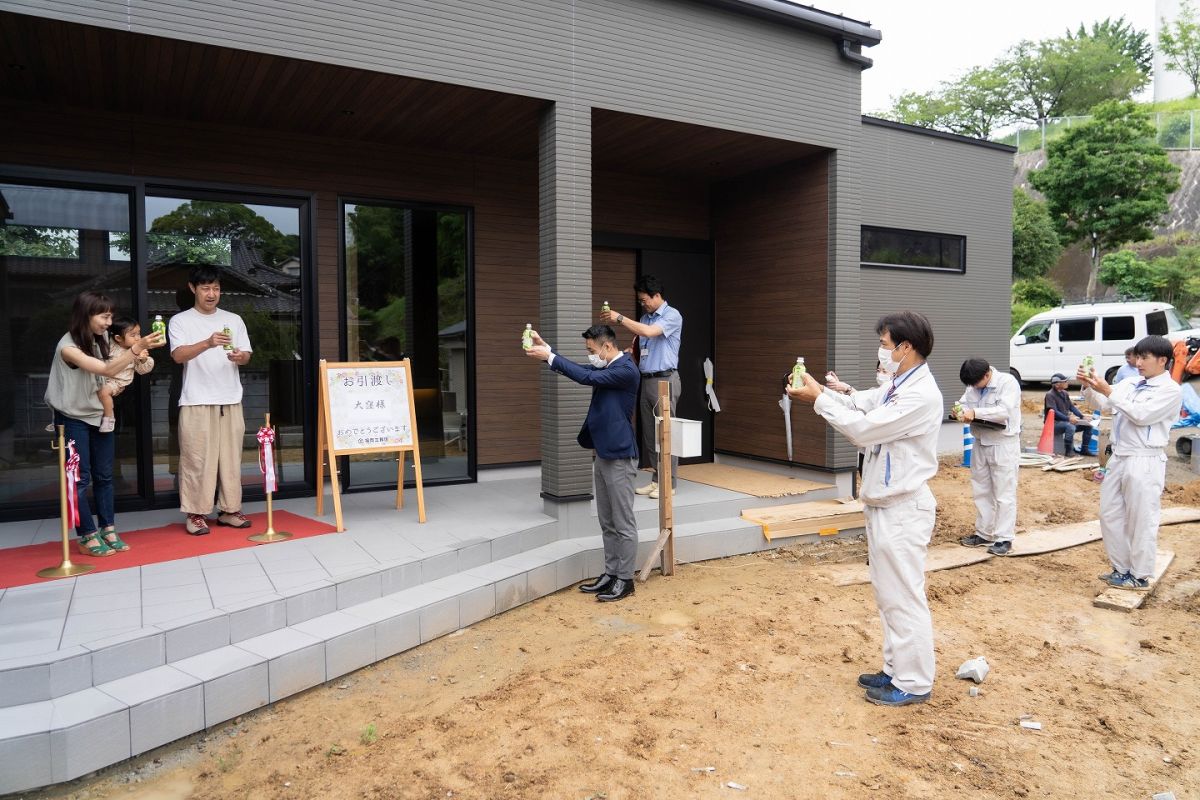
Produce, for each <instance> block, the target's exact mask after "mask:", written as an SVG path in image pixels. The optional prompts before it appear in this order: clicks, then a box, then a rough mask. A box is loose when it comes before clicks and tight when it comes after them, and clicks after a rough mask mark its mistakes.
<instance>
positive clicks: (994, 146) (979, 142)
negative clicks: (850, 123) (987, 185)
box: [862, 114, 1017, 153]
mask: <svg viewBox="0 0 1200 800" xmlns="http://www.w3.org/2000/svg"><path fill="white" fill-rule="evenodd" d="M862 122H863V124H864V125H875V126H876V127H879V128H892V129H894V130H898V131H906V132H908V133H915V134H917V135H918V136H931V137H933V138H934V139H948V140H949V141H952V142H960V143H961V144H970V145H974V146H975V147H986V148H988V149H989V150H1000V151H1002V152H1005V153H1016V152H1017V148H1015V147H1013V146H1012V145H1011V144H1001V143H1000V142H990V141H988V140H987V139H976V138H975V137H973V136H963V135H962V134H958V133H947V132H946V131H939V130H934V129H933V128H923V127H921V126H920V125H908V124H906V123H904V122H893V121H892V120H890V119H882V118H880V117H869V116H867V115H866V114H863V115H862Z"/></svg>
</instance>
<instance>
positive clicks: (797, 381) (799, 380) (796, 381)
mask: <svg viewBox="0 0 1200 800" xmlns="http://www.w3.org/2000/svg"><path fill="white" fill-rule="evenodd" d="M807 372H808V369H807V368H806V367H805V366H804V356H800V357H798V358H797V359H796V366H794V367H792V381H791V386H792V388H793V389H803V388H804V375H805V373H807Z"/></svg>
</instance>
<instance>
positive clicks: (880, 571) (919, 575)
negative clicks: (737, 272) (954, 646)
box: [788, 311, 942, 706]
mask: <svg viewBox="0 0 1200 800" xmlns="http://www.w3.org/2000/svg"><path fill="white" fill-rule="evenodd" d="M875 330H876V333H878V334H879V345H880V347H879V360H880V362H881V364H882V365H883V368H884V370H885V371H886V372H887V373H888V374H889V375H891V376H893V377H892V380H891V381H890V382H888V383H887V384H885V385H884V386H882V387H880V388H878V389H871V390H865V391H860V392H855V393H854V395H853V396H850V397H848V396H846V395H843V394H839V393H837V392H835V391H833V390H831V389H827V388H823V387H822V386H821V385H820V384H819V383H817V381H816V380H815V379H813V378H812V377H811V376H807V377H806V378H805V382H804V386H803V387H801V388H798V389H793V388H789V389H788V395H790V396H791V397H792V398H794V399H797V400H803V401H806V402H810V403H813V408H814V409H815V410H816V412H817V413H818V414H820V415H821V417H823V418H824V419H825V421H826V422H828V423H829V424H830V425H831V426H833V428H834V429H835V430H837V431H839V432H840V433H842V434H843V435H844V436H845V437H846V438H847V439H849V440H850V443H851V444H853V445H854V446H855V447H860V448H864V449H865V450H866V459H865V461H864V463H863V479H862V491H861V493H860V497H861V499H862V502H863V506H864V515H865V516H866V520H867V552H868V556H869V559H870V563H869V565H868V569H869V572H870V576H871V586H872V587H873V588H874V590H875V602H876V604H877V605H878V606H879V617H880V619H881V620H882V622H883V669H882V670H880V671H879V672H871V673H866V674H863V675H860V676H858V685H859V686H862V687H863V688H864V689H866V698H867V700H869V701H870V702H872V703H876V704H878V705H887V706H903V705H909V704H910V703H924V702H925V701H926V700H928V699H929V695H930V692H931V691H932V690H933V673H934V656H933V621H932V619H931V618H930V615H929V603H928V602H927V600H926V598H925V551H926V549H927V548H928V547H929V540H930V538H932V536H933V522H934V515H935V513H936V511H937V501H935V500H934V497H933V493H932V492H930V491H929V486H928V482H929V480H930V479H931V478H933V476H934V475H935V474H936V473H937V468H938V462H937V443H938V431H939V430H940V429H941V425H942V392H941V390H940V389H938V385H937V381H935V380H934V378H933V373H932V372H930V371H929V367H928V365H926V363H925V359H926V358H927V357H928V356H929V353H930V352H931V351H932V350H933V330H932V329H931V327H930V325H929V320H928V319H926V318H925V317H924V316H922V315H921V314H917V313H915V312H912V311H902V312H899V313H896V314H889V315H887V316H885V317H884V318H883V319H881V320H879V322H878V323H877V324H876V326H875Z"/></svg>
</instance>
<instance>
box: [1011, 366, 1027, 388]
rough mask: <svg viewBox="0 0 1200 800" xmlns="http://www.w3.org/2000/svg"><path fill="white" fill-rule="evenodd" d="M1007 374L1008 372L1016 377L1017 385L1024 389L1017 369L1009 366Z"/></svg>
mask: <svg viewBox="0 0 1200 800" xmlns="http://www.w3.org/2000/svg"><path fill="white" fill-rule="evenodd" d="M1008 374H1009V375H1012V376H1013V377H1014V378H1016V379H1017V386H1019V387H1021V388H1022V389H1024V388H1025V384H1023V383H1021V373H1019V372H1017V371H1016V370H1015V369H1013V368H1012V367H1009V368H1008Z"/></svg>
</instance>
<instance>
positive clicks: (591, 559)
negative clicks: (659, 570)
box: [583, 547, 641, 578]
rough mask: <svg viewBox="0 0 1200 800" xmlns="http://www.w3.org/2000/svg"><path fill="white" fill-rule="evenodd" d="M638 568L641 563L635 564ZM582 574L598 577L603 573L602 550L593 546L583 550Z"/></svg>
mask: <svg viewBox="0 0 1200 800" xmlns="http://www.w3.org/2000/svg"><path fill="white" fill-rule="evenodd" d="M637 566H638V567H639V568H640V567H641V564H638V565H637ZM583 574H584V575H585V576H586V577H588V578H598V577H600V576H601V575H603V574H604V550H603V549H602V548H600V547H593V548H591V549H590V550H584V551H583Z"/></svg>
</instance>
